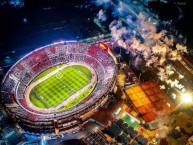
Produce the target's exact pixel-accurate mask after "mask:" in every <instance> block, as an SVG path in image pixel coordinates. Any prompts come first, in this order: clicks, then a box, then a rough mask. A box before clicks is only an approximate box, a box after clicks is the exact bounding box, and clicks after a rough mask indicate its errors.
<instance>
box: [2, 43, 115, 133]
mask: <svg viewBox="0 0 193 145" xmlns="http://www.w3.org/2000/svg"><path fill="white" fill-rule="evenodd" d="M115 76H116V65H115V62H114V60H113V58H112V57H111V55H109V53H108V50H105V49H101V47H100V45H97V44H89V43H80V42H57V43H53V44H51V45H47V46H45V47H41V48H38V49H35V50H34V51H32V52H31V53H29V54H27V55H26V56H24V57H23V58H21V59H20V60H19V61H17V62H16V63H15V65H13V66H12V67H11V68H10V70H9V71H8V72H7V74H6V75H5V77H4V79H3V82H2V89H1V90H2V91H1V92H2V96H3V97H2V98H3V102H4V104H5V106H6V111H7V112H8V113H9V114H10V115H11V116H12V118H14V119H15V120H16V121H17V122H18V124H19V125H20V126H21V127H22V128H24V129H25V130H26V131H28V132H33V133H56V134H59V132H65V131H66V130H68V129H72V128H74V127H78V126H79V125H81V124H82V123H84V122H85V121H86V120H87V119H88V118H89V117H90V116H91V115H92V114H93V113H94V112H96V111H97V109H98V108H99V107H100V106H102V104H103V103H104V102H106V101H107V100H108V94H109V92H111V91H112V90H113V88H114V85H115ZM76 129H77V128H76Z"/></svg>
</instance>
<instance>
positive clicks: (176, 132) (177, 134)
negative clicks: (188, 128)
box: [172, 129, 181, 139]
mask: <svg viewBox="0 0 193 145" xmlns="http://www.w3.org/2000/svg"><path fill="white" fill-rule="evenodd" d="M172 137H173V138H175V139H178V138H180V137H181V132H180V131H179V130H177V129H174V130H173V131H172Z"/></svg>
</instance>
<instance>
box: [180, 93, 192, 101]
mask: <svg viewBox="0 0 193 145" xmlns="http://www.w3.org/2000/svg"><path fill="white" fill-rule="evenodd" d="M182 101H183V102H186V103H189V102H192V96H191V95H190V94H187V93H185V94H183V95H182Z"/></svg>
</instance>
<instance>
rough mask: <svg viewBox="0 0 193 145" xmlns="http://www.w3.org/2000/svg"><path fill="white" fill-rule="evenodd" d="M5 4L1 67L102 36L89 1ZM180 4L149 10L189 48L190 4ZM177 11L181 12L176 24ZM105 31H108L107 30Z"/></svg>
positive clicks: (0, 15)
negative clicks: (41, 50) (55, 45)
mask: <svg viewBox="0 0 193 145" xmlns="http://www.w3.org/2000/svg"><path fill="white" fill-rule="evenodd" d="M8 1H9V0H0V3H1V5H0V18H1V23H0V34H1V38H0V66H1V67H2V66H6V65H11V64H13V63H14V62H15V61H16V60H18V59H19V58H21V57H22V56H24V55H25V54H27V53H29V52H30V51H31V50H33V49H35V48H37V47H40V46H44V45H46V44H50V43H52V42H55V41H59V40H78V39H82V38H87V37H91V36H96V35H99V34H102V33H103V32H102V30H101V29H100V28H99V27H98V26H97V25H96V24H95V23H94V22H93V19H94V17H96V15H97V13H98V11H99V10H100V7H96V6H95V5H94V4H93V3H92V1H91V0H70V1H67V0H24V5H22V6H14V5H10V4H8ZM5 2H6V3H5ZM172 2H174V1H172ZM180 2H184V3H186V4H185V5H178V6H176V5H175V4H174V3H172V4H159V3H151V4H149V6H150V8H152V12H155V13H157V14H158V15H160V18H161V19H163V20H172V22H173V25H174V26H175V27H176V28H178V29H179V31H180V32H182V33H183V34H184V35H185V36H187V38H188V44H191V45H192V44H193V39H192V38H193V28H192V27H193V14H192V13H193V9H192V2H190V0H189V1H182V0H181V1H180ZM178 7H179V8H180V10H181V11H182V12H183V17H182V18H180V19H179V20H178V16H179V8H178ZM106 29H107V31H108V27H107V28H106ZM191 45H190V46H191Z"/></svg>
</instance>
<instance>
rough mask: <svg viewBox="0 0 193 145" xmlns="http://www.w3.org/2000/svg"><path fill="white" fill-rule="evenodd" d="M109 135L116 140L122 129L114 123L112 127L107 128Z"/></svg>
mask: <svg viewBox="0 0 193 145" xmlns="http://www.w3.org/2000/svg"><path fill="white" fill-rule="evenodd" d="M107 133H108V134H109V135H110V136H111V137H113V138H114V137H116V136H118V135H119V134H120V133H121V129H120V128H119V127H118V126H117V125H116V123H112V125H111V126H110V127H108V128H107Z"/></svg>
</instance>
